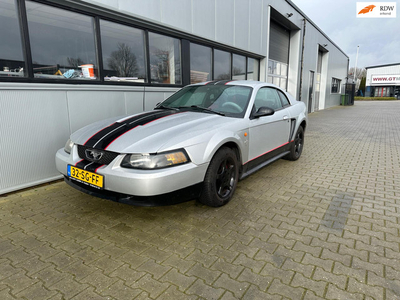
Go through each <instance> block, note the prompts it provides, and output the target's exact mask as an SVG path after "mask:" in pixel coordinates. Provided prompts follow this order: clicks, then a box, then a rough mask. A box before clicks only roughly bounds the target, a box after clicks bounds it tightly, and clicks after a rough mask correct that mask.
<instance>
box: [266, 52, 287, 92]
mask: <svg viewBox="0 0 400 300" xmlns="http://www.w3.org/2000/svg"><path fill="white" fill-rule="evenodd" d="M287 81H288V65H287V64H285V63H282V62H279V61H275V60H272V59H270V60H268V82H270V83H273V84H275V85H277V86H279V87H281V88H282V89H284V90H286V89H287Z"/></svg>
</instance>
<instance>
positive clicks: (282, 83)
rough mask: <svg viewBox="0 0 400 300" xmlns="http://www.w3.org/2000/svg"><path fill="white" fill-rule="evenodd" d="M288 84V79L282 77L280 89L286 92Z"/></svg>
mask: <svg viewBox="0 0 400 300" xmlns="http://www.w3.org/2000/svg"><path fill="white" fill-rule="evenodd" d="M286 83H287V79H286V78H282V77H281V82H280V84H279V87H280V88H281V89H283V90H285V91H286Z"/></svg>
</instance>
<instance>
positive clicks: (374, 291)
mask: <svg viewBox="0 0 400 300" xmlns="http://www.w3.org/2000/svg"><path fill="white" fill-rule="evenodd" d="M347 290H348V291H349V292H350V293H359V294H363V295H366V296H370V297H372V298H373V299H376V300H380V299H384V288H383V287H380V286H375V285H367V284H365V283H361V282H358V281H357V280H356V279H354V278H350V279H349V283H348V286H347Z"/></svg>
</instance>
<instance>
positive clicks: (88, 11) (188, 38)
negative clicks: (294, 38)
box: [0, 0, 265, 87]
mask: <svg viewBox="0 0 400 300" xmlns="http://www.w3.org/2000/svg"><path fill="white" fill-rule="evenodd" d="M16 1H17V15H18V21H19V24H20V31H21V35H22V36H21V38H22V53H23V58H24V63H25V69H26V71H25V69H24V71H25V77H0V82H25V83H50V84H77V85H80V84H87V85H114V86H119V85H121V86H152V87H183V86H186V85H188V84H190V51H189V50H190V43H196V44H199V45H202V46H206V47H210V48H211V49H212V58H211V59H212V62H213V61H214V49H217V50H221V51H225V52H228V53H230V57H231V58H230V60H231V70H230V78H231V79H232V55H233V54H237V55H242V56H245V57H246V80H247V69H248V59H249V58H251V59H255V60H256V61H257V62H258V78H257V79H253V80H259V76H260V71H259V70H260V65H261V59H263V58H265V56H263V55H260V54H256V53H253V52H249V51H246V50H241V49H238V48H235V47H232V46H229V45H224V44H221V43H219V42H216V41H211V40H209V39H205V38H203V37H199V36H195V35H193V34H190V33H185V32H182V31H179V30H176V29H173V28H170V27H167V26H163V25H160V24H156V23H155V22H152V21H148V20H144V19H141V18H136V17H132V16H130V15H127V14H124V13H121V12H117V11H105V10H103V9H101V8H99V7H96V6H92V5H88V4H86V3H80V2H68V6H67V5H66V4H64V3H59V2H53V1H52V2H49V1H46V0H29V1H32V2H36V3H39V4H42V5H46V6H49V7H55V8H59V9H63V10H66V11H70V12H74V13H78V14H81V15H85V16H88V17H92V18H94V40H95V52H96V60H97V63H98V77H99V79H98V80H90V81H89V80H80V79H67V78H52V79H47V78H34V73H33V63H32V53H31V47H30V39H29V29H28V22H27V15H26V6H25V1H26V0H16ZM100 20H105V21H109V22H113V23H117V24H121V25H126V26H130V27H133V28H136V29H140V30H143V31H144V39H145V45H144V47H145V53H144V55H145V69H146V82H144V83H140V82H118V81H106V80H104V61H103V53H102V45H101V28H100ZM149 32H152V33H156V34H160V35H164V36H167V37H171V38H175V39H178V40H180V61H181V83H180V84H163V83H152V82H151V79H150V77H151V73H150V56H149ZM213 76H214V64H213V63H212V77H211V78H214V77H213Z"/></svg>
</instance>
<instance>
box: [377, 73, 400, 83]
mask: <svg viewBox="0 0 400 300" xmlns="http://www.w3.org/2000/svg"><path fill="white" fill-rule="evenodd" d="M370 84H371V85H379V84H383V85H395V84H400V74H399V75H372V76H371V83H370Z"/></svg>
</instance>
